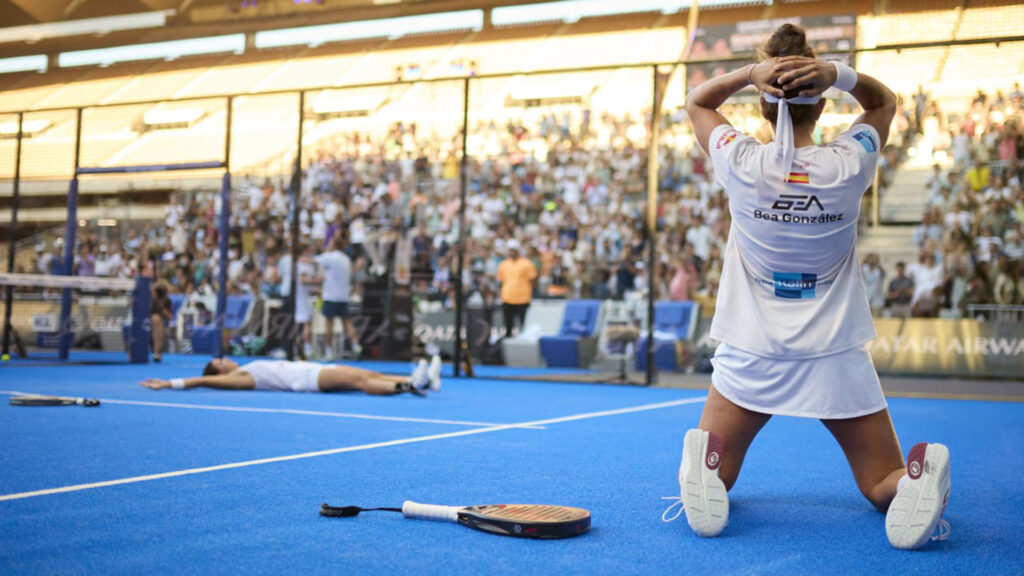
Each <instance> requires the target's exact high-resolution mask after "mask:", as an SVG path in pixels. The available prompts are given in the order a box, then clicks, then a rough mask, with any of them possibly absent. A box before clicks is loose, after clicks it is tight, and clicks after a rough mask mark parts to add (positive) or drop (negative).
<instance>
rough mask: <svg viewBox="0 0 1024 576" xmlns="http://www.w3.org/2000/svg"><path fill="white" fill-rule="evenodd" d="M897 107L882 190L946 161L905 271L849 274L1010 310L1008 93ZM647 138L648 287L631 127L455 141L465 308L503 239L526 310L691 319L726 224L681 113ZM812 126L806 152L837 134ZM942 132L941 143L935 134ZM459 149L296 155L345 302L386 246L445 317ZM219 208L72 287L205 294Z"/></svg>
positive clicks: (882, 286) (268, 272) (236, 234)
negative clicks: (533, 301) (599, 302)
mask: <svg viewBox="0 0 1024 576" xmlns="http://www.w3.org/2000/svg"><path fill="white" fill-rule="evenodd" d="M903 101H905V102H906V103H907V105H906V106H903V105H902V104H901V106H900V109H899V111H898V114H897V117H896V119H895V120H894V126H893V130H892V135H891V137H890V144H889V146H887V147H886V149H885V150H884V151H883V154H882V160H881V164H880V165H881V167H882V173H881V183H882V186H883V190H884V186H885V185H887V183H889V182H890V181H891V180H892V174H894V173H895V170H896V169H897V166H898V165H899V163H900V162H901V161H902V160H903V159H904V157H905V156H906V154H907V151H908V149H909V148H910V147H911V145H912V144H913V145H915V146H917V149H918V153H919V154H921V153H925V152H922V150H925V149H927V148H930V149H929V150H927V153H929V154H939V153H941V152H946V153H947V154H948V155H949V157H951V158H952V159H953V164H952V167H951V168H949V169H942V168H939V169H937V170H936V172H935V175H934V177H933V178H932V179H931V180H930V181H929V190H928V206H929V210H928V212H927V213H926V215H925V216H924V218H923V222H922V224H921V225H920V226H919V227H918V229H917V231H916V232H915V236H914V239H915V242H916V243H917V244H918V246H919V248H920V250H921V257H920V261H919V262H916V263H913V264H911V265H909V266H905V267H900V266H897V269H896V271H895V277H887V272H886V271H884V270H882V269H881V267H880V266H879V263H878V259H877V257H876V256H874V255H867V256H866V257H865V262H864V272H865V278H866V280H867V282H868V287H869V291H870V293H871V300H872V306H873V308H875V309H876V311H877V312H879V313H881V312H882V310H883V309H887V308H888V309H890V310H893V311H896V312H897V313H904V312H906V313H911V312H912V313H913V314H915V315H920V316H928V315H936V314H938V310H939V309H941V308H946V309H950V310H957V311H960V312H963V311H964V310H965V308H964V307H965V306H966V305H967V304H971V303H990V302H991V303H1007V304H1012V303H1017V304H1019V303H1021V302H1022V298H1024V279H1022V277H1021V268H1022V266H1021V256H1022V246H1021V232H1022V230H1021V222H1022V221H1024V197H1022V193H1021V186H1020V181H1021V177H1022V174H1021V164H1020V162H1019V158H1021V155H1022V153H1024V150H1022V146H1024V140H1022V137H1021V135H1020V130H1019V127H1020V126H1021V120H1022V114H1024V112H1022V104H1021V95H1020V90H1019V88H1017V87H1015V88H1014V90H1013V92H1011V93H1010V94H1009V95H1007V96H1003V95H1001V94H997V95H996V96H994V97H990V96H987V95H984V94H979V96H978V98H977V99H975V102H974V104H973V105H972V106H971V109H970V111H969V112H968V113H966V114H964V115H962V116H958V117H951V118H948V119H947V118H945V117H943V116H942V115H941V113H940V112H939V111H938V109H937V107H936V105H935V104H934V103H931V102H929V100H928V98H927V97H924V98H919V97H918V95H915V96H914V97H911V98H906V99H904V100H903ZM847 106H848V105H842V106H839V107H836V106H835V105H830V108H831V109H830V110H827V113H833V112H834V113H837V114H843V113H847V114H848V116H846V120H847V123H848V121H849V119H852V117H853V114H852V113H853V112H854V110H853V107H849V108H847ZM726 115H727V117H729V119H730V120H731V121H732V122H733V124H734V125H735V126H737V127H739V128H741V129H744V130H746V131H747V132H748V133H751V134H752V135H754V136H755V137H757V138H758V139H759V140H761V141H768V140H770V139H771V131H770V126H769V125H768V124H767V123H766V122H764V121H763V120H762V119H761V118H760V114H759V112H758V110H757V107H756V104H752V103H751V104H735V105H729V106H727V107H726ZM662 121H663V136H664V138H663V141H662V143H663V145H662V146H661V149H660V155H661V156H660V167H661V168H660V173H659V186H658V187H659V205H658V213H657V217H658V226H659V234H658V235H657V239H656V246H655V248H656V250H655V253H656V255H657V256H656V262H655V270H654V275H653V278H654V285H653V287H652V286H649V281H648V278H649V275H648V270H647V252H646V242H647V241H648V240H647V239H646V235H645V233H644V221H645V220H644V219H645V200H646V170H647V158H646V139H647V127H646V126H647V118H646V116H644V115H642V114H641V115H636V116H632V117H630V116H624V117H614V116H611V115H607V114H605V115H599V114H595V115H594V116H593V117H592V116H591V114H590V113H589V111H583V112H580V111H576V112H574V113H572V114H570V113H566V114H564V115H563V114H559V115H555V114H549V115H548V116H545V117H544V118H543V119H542V120H541V121H540V122H538V123H536V124H535V125H524V124H523V123H518V122H509V123H507V124H500V125H499V124H497V123H487V124H481V125H477V126H475V127H474V128H473V130H472V134H473V136H472V137H471V142H470V144H471V147H470V154H471V159H470V161H469V162H468V165H467V167H468V171H469V178H468V183H469V185H468V190H467V198H466V202H467V209H466V215H465V226H466V259H465V263H464V275H463V278H462V281H463V283H464V286H465V288H466V289H467V294H470V295H472V294H473V293H478V294H479V295H480V297H482V298H483V300H484V302H485V303H487V304H489V305H496V304H497V302H496V300H497V299H498V296H497V294H498V290H497V285H496V280H495V274H496V271H497V268H498V265H499V263H500V262H501V260H502V259H503V258H504V257H505V254H506V253H507V250H506V246H507V243H508V241H509V240H511V239H516V240H518V241H519V242H520V243H521V245H522V246H523V249H522V250H523V254H524V256H526V257H527V258H530V259H531V260H532V261H533V262H534V264H535V266H536V269H537V270H538V273H539V278H538V282H537V286H536V294H535V296H536V297H567V298H628V297H630V296H631V295H643V294H645V293H646V291H647V290H648V289H651V288H653V290H654V291H655V296H656V297H657V298H671V299H677V300H696V301H698V302H700V303H701V304H702V309H703V311H704V313H705V314H708V315H710V314H711V313H712V312H713V310H714V304H715V299H716V295H717V290H718V279H719V275H720V273H721V268H722V252H723V249H724V246H725V241H726V238H727V236H728V230H729V224H730V217H729V211H728V203H727V199H726V197H725V194H724V191H723V190H722V189H721V188H720V187H719V186H718V185H717V184H715V182H714V178H713V175H712V174H711V172H710V162H708V161H707V160H706V157H705V155H704V154H703V152H701V151H700V150H699V148H698V147H696V146H695V144H694V139H693V137H692V134H691V133H690V129H689V124H688V122H686V121H685V112H684V111H682V110H680V111H677V112H675V113H669V114H666V115H665V116H664V118H663V119H662ZM820 124H822V125H823V126H822V128H821V129H819V131H818V132H817V133H816V134H815V137H816V139H819V140H820V141H826V142H827V141H829V140H831V139H832V138H834V137H835V136H836V135H837V134H838V132H839V130H841V129H842V128H841V127H839V126H832V125H826V123H824V122H822V123H820ZM946 130H948V131H949V133H950V136H949V138H946V139H943V138H941V137H937V136H936V134H937V133H938V132H943V131H946ZM945 140H948V142H946V141H945ZM460 147H461V141H460V140H458V139H457V138H456V139H453V138H440V137H438V136H437V135H434V134H424V133H422V131H418V130H417V127H416V125H415V124H396V125H394V126H392V127H391V128H390V129H389V130H388V132H387V133H386V134H384V135H381V136H379V137H374V136H366V135H362V134H343V135H338V136H336V137H335V138H333V139H332V140H330V141H322V142H321V143H320V144H319V148H318V150H316V151H315V152H313V151H310V152H309V153H307V154H308V156H310V161H308V162H306V168H305V171H304V178H303V180H302V185H301V192H300V204H301V206H302V208H301V212H300V218H299V236H300V238H301V242H302V243H303V244H308V245H311V247H312V250H311V251H310V252H312V253H316V252H319V251H322V250H323V249H324V248H325V247H326V246H327V245H328V243H329V242H330V241H331V239H332V238H333V237H334V235H336V234H338V233H345V234H347V235H348V236H349V241H350V251H351V256H352V260H353V263H354V264H353V284H354V286H353V297H352V298H353V300H354V301H358V299H359V294H360V287H361V286H362V284H363V282H364V281H365V280H366V279H367V278H369V277H371V276H373V275H376V274H380V273H381V272H382V271H383V270H384V269H386V264H387V262H388V258H389V255H390V254H391V253H392V252H391V251H392V250H393V249H394V247H395V246H396V244H397V243H398V239H399V238H400V237H402V236H404V237H405V238H406V239H407V240H406V241H407V242H409V251H410V253H411V257H410V259H411V269H412V279H413V285H414V290H415V293H416V295H417V297H418V298H420V299H421V300H427V301H433V302H439V303H440V306H444V307H451V306H452V299H453V297H454V296H453V287H454V282H456V272H455V270H456V258H455V254H456V251H455V250H454V247H455V245H456V242H457V238H458V233H459V218H458V208H459V192H460V186H459V178H458V177H459V168H460V167H459V162H458V160H459V149H460ZM474 149H475V150H474ZM238 181H242V179H238ZM289 206H290V199H289V196H288V183H287V181H282V182H279V183H275V182H272V181H270V180H266V181H257V180H253V179H249V180H245V181H244V183H243V184H241V186H240V189H238V190H236V191H235V193H234V195H233V201H232V209H231V232H230V254H229V257H228V262H229V264H228V270H227V277H228V279H229V290H230V291H231V292H235V293H240V292H244V293H253V294H260V295H262V296H264V297H269V298H277V297H281V296H283V295H285V294H287V292H288V286H289V281H290V279H289V274H290V269H291V263H290V257H289V256H288V254H289V252H290V246H289V243H288V241H287V239H288V238H289V237H290V233H289V225H290V223H289V218H288V213H289ZM219 210H220V206H219V200H218V194H217V193H214V192H187V193H181V194H178V195H176V196H175V197H174V198H173V199H172V202H171V203H170V205H169V206H168V207H167V210H166V217H165V219H164V220H163V221H161V222H150V223H146V224H143V225H141V226H140V227H135V228H131V229H128V230H127V231H124V232H123V233H122V234H121V237H120V238H118V239H112V238H102V237H100V236H99V235H98V234H97V233H95V232H87V233H85V234H83V235H82V236H81V237H80V238H79V244H78V250H77V257H76V260H75V263H74V269H75V273H76V274H80V275H100V276H102V275H109V276H132V275H135V274H145V275H150V276H154V277H158V278H163V279H164V280H166V281H167V282H168V283H169V284H170V285H171V286H172V289H173V290H175V291H178V292H182V293H187V294H198V295H204V294H213V293H214V292H215V289H216V283H217V274H218V230H217V221H218V218H217V215H218V213H219ZM863 212H867V210H864V211H863ZM57 266H60V262H59V254H57V255H50V254H47V253H46V251H45V250H43V251H42V253H41V254H40V258H39V259H38V269H39V271H41V272H53V271H54V270H55V269H57V268H55V267H57ZM904 276H905V277H906V279H907V280H903V279H902V278H903V277H904ZM906 282H910V287H909V288H908V287H906V286H904V284H905V283H906ZM900 307H903V308H900ZM904 309H905V310H904Z"/></svg>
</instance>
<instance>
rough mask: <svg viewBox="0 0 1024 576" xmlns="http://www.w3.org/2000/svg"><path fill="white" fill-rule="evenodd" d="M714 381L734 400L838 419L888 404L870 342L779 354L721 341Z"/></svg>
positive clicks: (767, 409) (765, 410)
mask: <svg viewBox="0 0 1024 576" xmlns="http://www.w3.org/2000/svg"><path fill="white" fill-rule="evenodd" d="M711 363H712V365H714V367H715V370H714V372H713V373H712V374H711V383H712V384H713V385H714V386H715V389H716V390H718V392H719V393H720V394H721V395H722V396H725V397H726V398H727V399H728V400H729V401H731V402H732V403H733V404H736V405H738V406H741V407H743V408H746V409H748V410H753V411H755V412H761V413H764V414H779V415H783V416H801V417H805V418H820V419H826V420H831V419H840V418H856V417H858V416H865V415H867V414H873V413H875V412H878V411H880V410H883V409H885V408H886V403H885V396H884V395H883V394H882V385H881V383H880V382H879V381H878V373H877V372H876V371H875V365H874V363H872V362H871V355H870V354H868V351H867V347H866V346H862V347H860V348H851V349H849V350H844V351H842V352H838V353H836V354H831V355H829V356H821V357H818V358H804V359H799V360H781V359H778V358H765V357H763V356H757V355H755V354H751V353H749V352H744V351H743V350H739V349H738V348H734V347H733V346H730V345H728V344H726V343H724V342H723V343H722V344H719V346H718V349H717V350H716V351H715V357H714V358H712V359H711Z"/></svg>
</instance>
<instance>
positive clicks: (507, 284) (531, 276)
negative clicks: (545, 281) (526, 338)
mask: <svg viewBox="0 0 1024 576" xmlns="http://www.w3.org/2000/svg"><path fill="white" fill-rule="evenodd" d="M536 279H537V269H536V268H535V267H534V266H533V262H530V261H529V260H528V259H526V258H523V257H522V256H520V255H519V241H518V240H514V239H513V240H509V241H508V258H506V259H504V260H502V261H501V264H499V265H498V282H501V309H502V312H503V313H504V316H505V336H511V335H512V326H513V325H514V324H515V321H516V319H517V318H518V319H519V328H520V330H521V329H522V327H523V323H524V322H525V321H526V309H527V308H529V307H530V299H531V298H532V296H533V281H534V280H536Z"/></svg>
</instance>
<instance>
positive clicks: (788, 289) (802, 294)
mask: <svg viewBox="0 0 1024 576" xmlns="http://www.w3.org/2000/svg"><path fill="white" fill-rule="evenodd" d="M772 280H773V281H774V284H775V295H776V296H777V297H779V298H790V299H800V298H814V287H815V286H817V285H818V275H817V274H801V273H799V272H773V273H772Z"/></svg>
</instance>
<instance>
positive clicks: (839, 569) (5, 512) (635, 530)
mask: <svg viewBox="0 0 1024 576" xmlns="http://www.w3.org/2000/svg"><path fill="white" fill-rule="evenodd" d="M203 363H204V362H203V359H201V358H197V357H189V356H167V357H165V359H164V362H163V364H160V365H153V364H150V365H146V366H138V365H128V364H109V365H57V364H49V365H46V364H39V365H33V366H28V365H18V363H17V362H15V363H12V364H9V365H7V366H4V367H2V368H0V390H2V391H3V392H2V396H0V399H3V401H2V402H0V573H3V574H481V573H496V574H511V573H524V574H555V573H559V574H560V573H567V574H1021V573H1024V552H1022V551H1021V545H1020V537H1021V534H1024V485H1022V483H1021V478H1022V477H1024V450H1021V438H1022V437H1024V403H1014V402H983V401H967V400H936V399H920V398H890V410H891V412H892V416H893V420H894V422H895V426H896V431H897V433H898V434H899V437H900V440H901V442H902V446H903V449H904V451H906V450H909V448H910V446H912V445H913V444H914V443H916V442H919V441H933V442H943V443H945V444H946V445H948V446H949V448H950V452H951V455H952V457H951V466H952V495H951V499H950V502H949V506H948V508H947V511H946V514H945V518H946V519H947V520H948V521H949V522H950V524H951V525H952V534H951V536H950V537H949V539H948V540H946V541H942V542H934V543H932V544H930V545H928V546H927V547H925V548H924V549H922V550H919V551H915V552H903V551H898V550H895V549H893V548H891V547H890V546H889V544H888V542H887V540H886V537H885V530H884V516H883V515H882V514H880V513H878V512H877V511H875V510H874V509H873V508H872V507H871V505H870V504H868V502H867V501H866V500H864V499H863V498H862V497H861V495H860V493H859V492H858V490H857V488H856V486H855V484H854V481H853V478H852V475H851V474H850V472H849V469H848V467H847V464H846V461H845V459H844V457H843V455H842V452H841V451H840V450H839V448H838V446H837V445H836V444H835V442H834V440H833V439H832V437H831V436H830V435H829V433H828V432H827V431H826V430H825V428H824V427H823V426H822V425H821V424H820V423H818V422H816V421H811V420H800V419H795V418H781V417H777V418H774V419H773V420H772V421H771V422H770V423H769V424H768V425H767V426H766V427H765V429H764V430H763V431H762V432H761V434H760V436H759V437H758V438H757V440H756V441H755V442H754V444H753V446H752V447H751V449H750V452H749V453H748V456H747V460H746V464H745V467H744V470H743V473H742V474H741V476H740V479H739V482H738V483H737V485H736V487H735V488H734V489H733V490H732V492H730V501H731V513H730V521H729V525H728V527H727V528H726V529H725V532H724V533H723V534H722V536H721V537H719V538H716V539H706V540H705V539H700V538H698V537H697V536H696V535H694V534H693V532H692V531H691V530H690V529H689V527H688V526H687V524H686V520H685V518H683V517H681V518H679V519H678V520H676V521H674V522H671V523H665V522H663V521H662V512H663V511H664V510H665V508H666V507H667V506H668V502H667V501H663V500H662V499H661V498H662V497H663V496H678V492H679V489H678V484H677V481H676V473H677V468H678V465H679V455H680V450H681V447H682V440H683V434H684V432H685V431H686V429H688V428H691V427H694V426H696V424H697V421H698V418H699V415H700V412H701V408H702V406H703V401H704V397H705V392H704V391H703V390H693V389H669V388H640V387H627V386H614V385H598V384H578V383H555V382H543V381H520V380H511V379H504V378H509V377H514V376H517V375H520V376H527V375H530V376H536V374H537V372H536V371H531V372H527V371H519V372H517V371H514V370H512V369H495V368H491V369H478V374H477V377H476V378H472V379H469V378H462V379H455V378H447V379H445V381H444V384H443V386H442V389H441V391H440V392H438V393H434V394H431V395H429V397H427V398H420V397H416V396H412V395H398V396H393V397H371V396H366V395H363V394H357V393H340V394H294V393H280V392H256V391H247V392H233V391H219V390H208V389H198V390H189V391H184V392H178V391H160V392H154V391H151V390H148V389H144V388H142V387H140V386H139V385H138V382H139V381H140V380H142V379H144V378H145V377H147V376H154V377H160V378H172V377H187V376H194V375H196V374H198V373H199V372H200V371H201V369H202V365H203ZM360 366H361V367H367V368H371V369H378V370H381V371H384V372H389V373H398V374H401V373H407V372H408V370H409V366H408V365H406V364H402V363H366V362H364V363H361V364H360ZM450 369H451V367H450V365H449V366H447V370H448V372H449V373H450ZM499 376H500V377H501V378H503V379H496V378H497V377H499ZM18 392H27V393H40V394H55V395H71V396H86V397H96V398H99V399H100V400H101V401H102V405H101V406H100V407H98V408H86V407H81V406H67V407H23V406H11V405H9V404H8V402H7V401H6V399H5V398H6V397H7V396H10V395H12V394H15V393H18ZM404 500H414V501H417V502H423V503H430V504H446V505H474V504H498V503H539V504H562V505H570V506H578V507H582V508H587V509H589V510H590V512H591V514H592V523H593V524H592V529H591V531H590V532H589V533H587V534H584V535H582V536H580V537H577V538H572V539H567V540H552V541H536V540H525V539H518V538H510V537H503V536H496V535H492V534H487V533H483V532H478V531H474V530H470V529H468V528H465V527H462V526H458V525H455V524H447V523H438V522H429V521H423V520H409V519H403V518H402V517H401V516H400V515H397V514H393V513H388V512H364V513H363V514H361V515H360V516H359V517H357V518H323V517H321V516H319V515H318V509H319V507H320V504H321V503H323V502H327V503H330V504H332V505H337V506H340V505H358V506H364V507H374V506H401V503H402V501H404Z"/></svg>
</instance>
